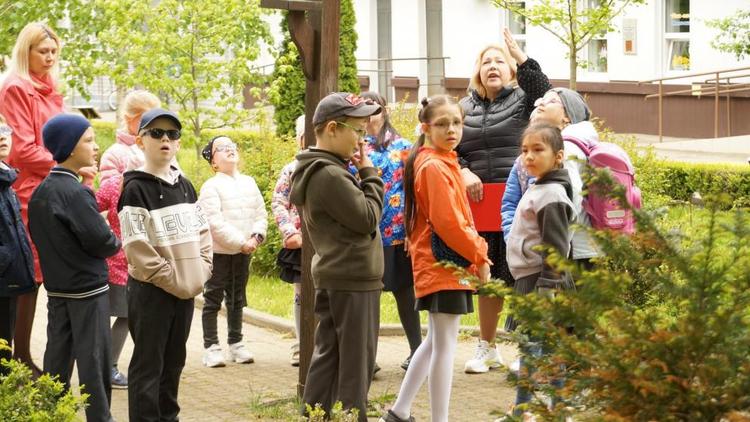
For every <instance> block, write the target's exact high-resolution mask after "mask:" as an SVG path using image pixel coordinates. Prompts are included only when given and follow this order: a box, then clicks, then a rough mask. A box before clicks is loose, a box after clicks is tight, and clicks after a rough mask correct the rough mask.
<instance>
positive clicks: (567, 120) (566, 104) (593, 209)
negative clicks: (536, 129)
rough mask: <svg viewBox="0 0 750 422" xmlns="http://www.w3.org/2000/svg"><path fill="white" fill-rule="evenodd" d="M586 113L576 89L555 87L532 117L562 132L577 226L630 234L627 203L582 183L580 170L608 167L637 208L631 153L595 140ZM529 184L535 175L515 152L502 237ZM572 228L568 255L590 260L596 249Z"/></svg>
mask: <svg viewBox="0 0 750 422" xmlns="http://www.w3.org/2000/svg"><path fill="white" fill-rule="evenodd" d="M590 117H591V111H590V110H589V108H588V105H587V104H586V102H585V101H584V99H583V97H582V96H581V95H580V94H579V93H577V92H576V91H573V90H570V89H567V88H553V89H551V90H549V91H547V93H546V94H545V95H544V96H543V97H542V98H540V99H539V100H537V102H536V109H535V110H534V112H533V113H532V116H531V122H532V123H538V122H547V123H549V124H552V125H553V126H556V127H558V128H559V129H560V130H561V131H562V136H563V139H564V141H565V142H564V144H565V162H564V166H565V168H567V169H568V172H569V173H570V179H571V185H572V188H573V195H574V196H573V205H574V209H575V211H576V215H577V219H576V225H578V226H581V227H593V228H595V229H610V230H614V231H618V232H622V233H626V234H630V233H633V232H634V231H635V221H634V219H633V216H632V213H631V212H630V211H628V210H627V209H626V207H623V206H621V205H620V204H618V203H617V202H616V201H612V200H609V199H608V198H607V197H606V195H605V194H604V193H603V192H599V191H597V190H596V189H595V188H594V187H591V186H584V184H583V180H582V177H581V174H582V172H583V170H584V168H583V167H584V166H585V165H586V163H588V165H590V166H591V167H594V168H608V169H609V170H610V171H611V173H612V176H613V178H614V179H615V181H616V182H617V183H619V184H621V185H622V186H624V187H625V190H626V196H627V198H628V201H629V202H630V204H631V205H632V206H633V207H635V208H640V206H641V194H640V190H639V189H638V187H636V186H635V170H634V168H633V165H632V163H631V162H630V158H629V157H628V155H627V153H625V151H623V150H622V148H620V147H619V146H617V145H615V144H611V143H608V142H600V141H599V135H598V134H597V132H596V129H595V128H594V125H593V124H591V122H590V121H589V119H590ZM533 183H534V178H533V177H530V176H529V175H528V171H527V170H526V169H525V167H524V165H523V163H522V162H521V158H520V157H519V158H518V159H517V160H516V163H515V164H514V166H513V168H512V169H511V173H510V175H509V177H508V183H507V185H506V190H505V194H504V195H503V202H502V207H501V212H502V217H503V218H502V229H503V235H504V236H505V238H506V240H507V237H508V234H509V233H510V228H511V224H512V222H513V216H514V214H515V210H516V207H517V205H518V202H519V201H520V199H521V196H522V195H523V193H524V192H525V191H526V190H527V189H528V187H529V186H530V185H531V184H533ZM585 191H588V193H586V192H585ZM572 231H573V241H572V243H573V247H572V253H571V258H572V259H574V260H576V261H579V262H581V263H584V264H586V265H588V261H589V259H590V258H593V257H595V256H597V255H598V251H597V250H596V248H595V246H594V244H593V242H592V241H591V239H590V238H589V236H588V234H587V233H586V231H585V230H582V229H577V230H576V229H575V227H573V228H572Z"/></svg>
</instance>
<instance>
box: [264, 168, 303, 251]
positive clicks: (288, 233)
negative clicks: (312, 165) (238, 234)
mask: <svg viewBox="0 0 750 422" xmlns="http://www.w3.org/2000/svg"><path fill="white" fill-rule="evenodd" d="M295 167H297V160H294V161H292V162H291V163H289V164H287V165H285V166H284V168H283V169H281V174H279V180H278V181H277V182H276V187H275V188H274V190H273V196H272V198H271V211H272V212H273V217H274V219H275V220H276V224H277V225H278V226H279V231H280V232H281V237H282V239H284V244H283V245H284V247H286V241H287V239H289V238H290V237H292V236H293V235H295V234H300V233H301V232H300V227H301V226H300V220H299V213H298V212H297V207H295V206H294V205H293V204H292V203H291V202H289V192H290V191H291V189H292V173H293V172H294V169H295Z"/></svg>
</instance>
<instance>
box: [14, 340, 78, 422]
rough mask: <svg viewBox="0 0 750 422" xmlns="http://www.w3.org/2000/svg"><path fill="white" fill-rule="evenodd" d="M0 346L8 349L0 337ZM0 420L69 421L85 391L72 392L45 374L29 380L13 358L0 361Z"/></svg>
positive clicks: (28, 376)
mask: <svg viewBox="0 0 750 422" xmlns="http://www.w3.org/2000/svg"><path fill="white" fill-rule="evenodd" d="M0 349H6V350H7V349H9V347H8V343H7V342H6V341H5V340H2V339H0ZM0 365H3V367H5V368H6V369H7V371H8V373H7V374H5V375H3V374H0V420H2V421H4V422H28V421H32V422H72V421H76V420H78V417H77V413H78V412H79V411H80V410H82V409H83V408H84V406H85V405H86V399H87V398H88V394H85V393H84V394H80V395H79V396H75V395H73V393H72V392H71V391H65V386H64V385H63V383H61V382H59V381H58V380H57V378H56V377H55V378H53V377H51V376H50V375H49V374H43V375H42V376H40V377H39V378H38V379H33V378H32V376H31V370H30V369H29V368H28V367H27V366H26V365H24V364H22V363H21V362H18V361H17V360H15V359H11V360H6V359H3V360H2V362H0Z"/></svg>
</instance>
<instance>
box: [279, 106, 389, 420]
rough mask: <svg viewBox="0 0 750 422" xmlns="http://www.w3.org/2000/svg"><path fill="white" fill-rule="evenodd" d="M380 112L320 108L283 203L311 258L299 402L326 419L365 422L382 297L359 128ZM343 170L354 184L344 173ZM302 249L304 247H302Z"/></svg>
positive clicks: (374, 198)
mask: <svg viewBox="0 0 750 422" xmlns="http://www.w3.org/2000/svg"><path fill="white" fill-rule="evenodd" d="M381 111H382V110H381V107H380V105H378V104H375V103H374V102H372V101H368V100H365V99H363V98H360V97H358V96H356V95H354V94H349V93H346V92H338V93H332V94H329V95H328V96H326V97H325V98H323V99H322V100H320V103H318V106H317V108H316V109H315V115H314V116H313V124H314V125H315V140H316V145H315V146H314V147H311V148H310V149H308V150H305V151H302V152H300V153H299V154H298V155H297V167H296V169H295V170H294V173H292V188H291V194H290V196H289V199H290V201H291V202H292V204H294V205H295V206H297V207H298V208H299V209H301V210H303V213H302V216H303V218H304V222H305V226H306V227H307V230H308V231H309V233H310V243H311V245H309V246H311V247H312V249H313V250H314V251H315V255H314V256H313V258H312V269H311V272H312V278H313V282H314V283H315V314H316V316H317V317H318V320H319V323H318V325H317V328H316V330H315V351H314V352H313V356H312V361H311V363H310V369H309V371H308V373H307V383H306V384H305V392H304V395H303V401H304V403H306V404H309V405H310V406H312V407H314V406H315V405H316V404H317V403H319V404H320V405H321V406H322V408H323V410H325V411H326V414H330V411H331V407H332V406H333V404H334V403H335V402H336V401H341V403H342V404H343V407H344V409H358V410H359V421H362V422H366V421H367V392H368V390H369V389H370V382H371V381H372V374H373V371H374V368H375V353H376V352H377V344H378V327H379V325H380V291H381V290H382V289H383V283H382V281H381V280H382V279H383V244H382V242H381V239H380V229H379V224H380V216H381V214H382V212H383V181H382V180H381V179H380V177H378V171H377V169H376V168H375V167H373V164H372V161H370V159H369V158H368V156H367V154H366V153H365V152H364V139H363V137H364V134H365V132H366V131H365V125H366V124H367V121H368V120H369V117H370V116H372V115H374V114H378V113H380V112H381ZM349 162H351V163H352V164H353V165H354V167H355V168H356V169H357V172H358V173H359V180H357V178H355V177H354V175H352V174H351V173H349V171H348V164H349ZM305 247H307V245H306V246H305Z"/></svg>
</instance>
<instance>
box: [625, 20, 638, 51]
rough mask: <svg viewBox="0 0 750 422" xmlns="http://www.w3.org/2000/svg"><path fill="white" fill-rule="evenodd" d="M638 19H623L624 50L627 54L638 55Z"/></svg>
mask: <svg viewBox="0 0 750 422" xmlns="http://www.w3.org/2000/svg"><path fill="white" fill-rule="evenodd" d="M637 29H638V21H637V20H636V19H623V20H622V50H623V52H624V53H625V54H629V55H632V56H634V55H636V54H637V49H636V32H637Z"/></svg>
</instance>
